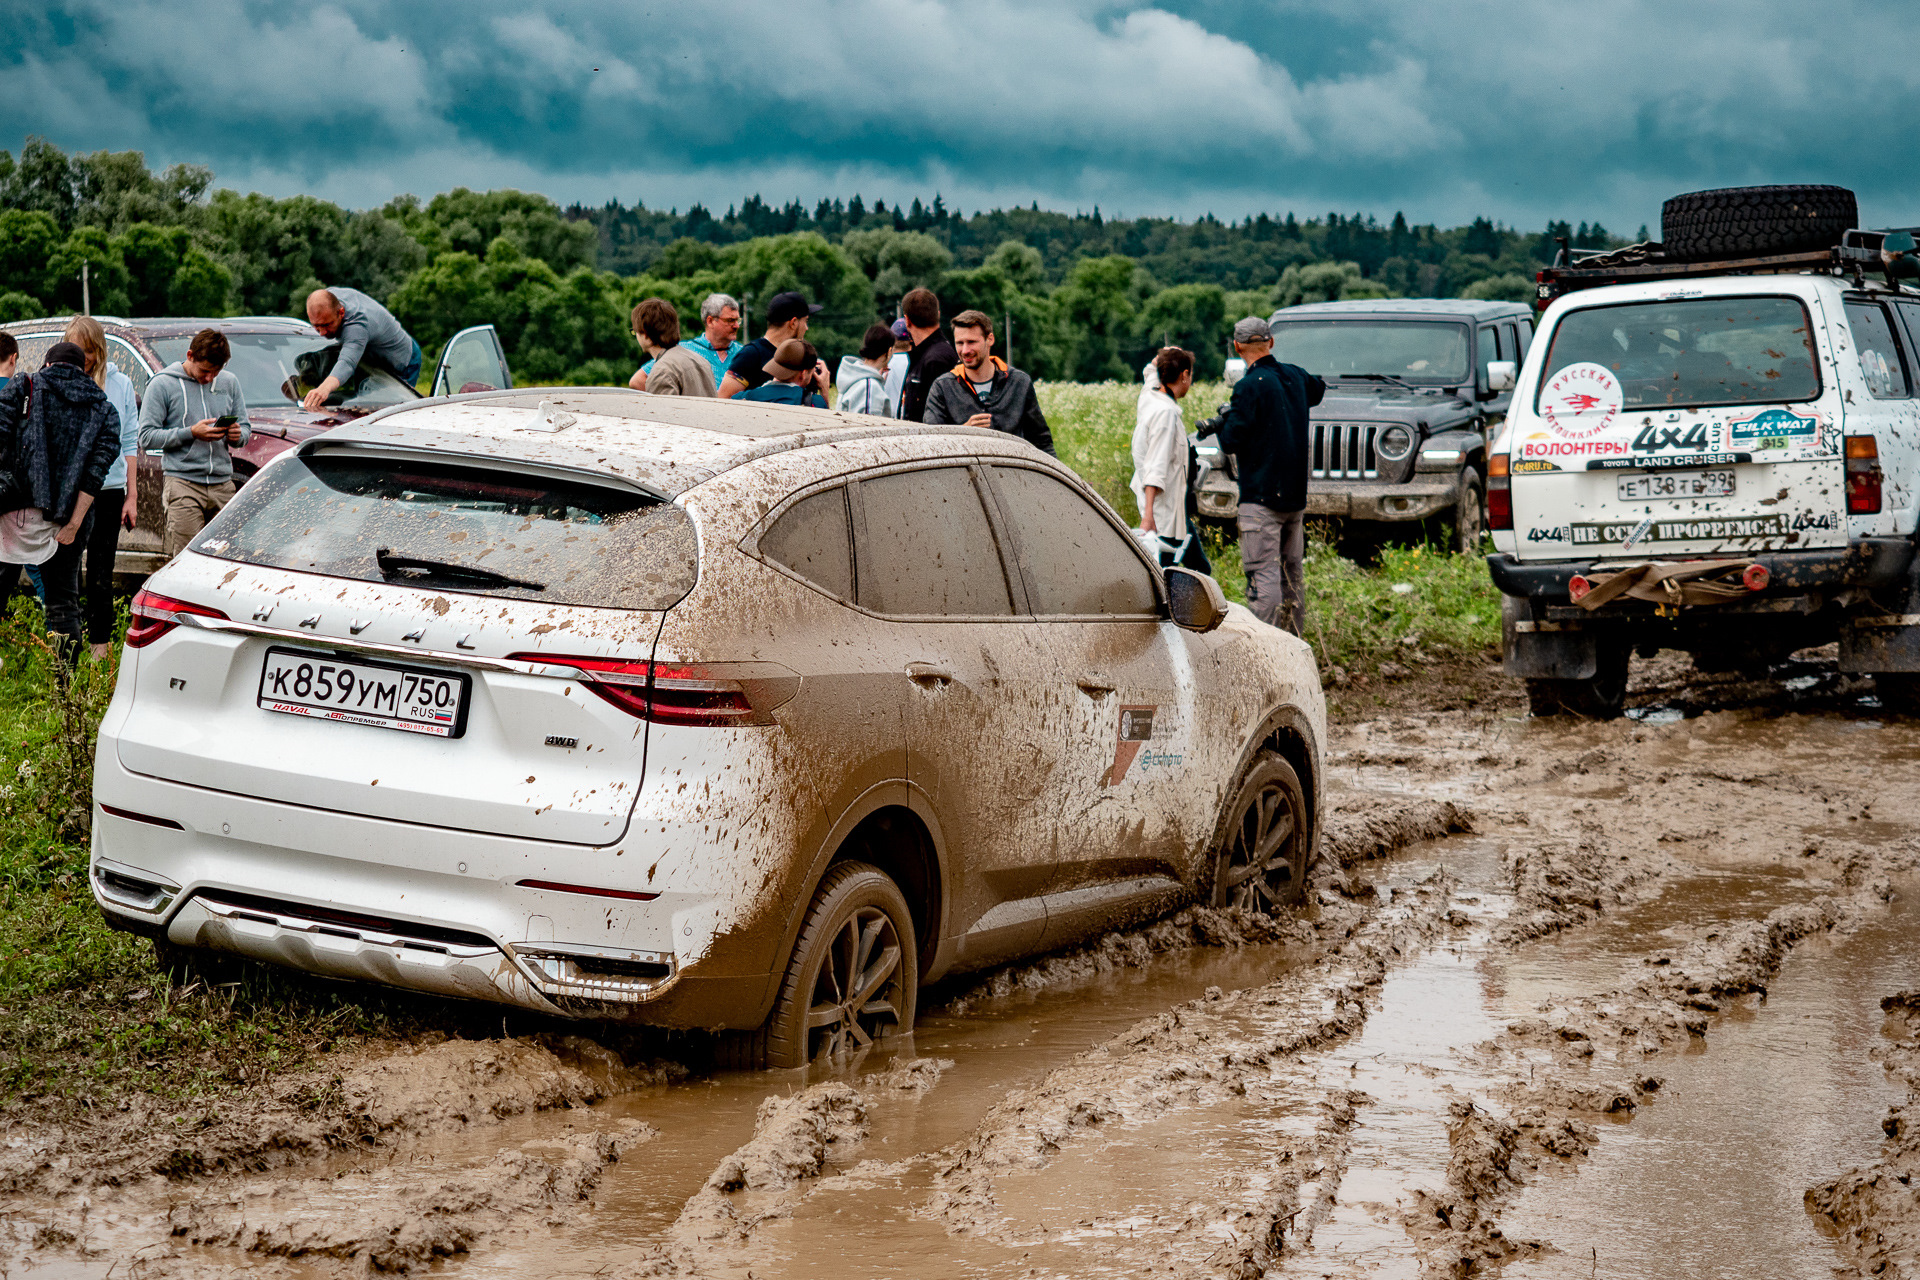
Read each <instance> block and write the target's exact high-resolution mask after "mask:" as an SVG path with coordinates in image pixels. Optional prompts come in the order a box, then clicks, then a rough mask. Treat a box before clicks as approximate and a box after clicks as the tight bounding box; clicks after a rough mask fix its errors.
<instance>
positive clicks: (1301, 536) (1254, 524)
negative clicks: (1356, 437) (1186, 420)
mask: <svg viewBox="0 0 1920 1280" xmlns="http://www.w3.org/2000/svg"><path fill="white" fill-rule="evenodd" d="M1233 350H1234V353H1235V354H1236V355H1238V356H1239V357H1240V358H1241V359H1242V360H1245V361H1246V362H1247V372H1246V376H1245V377H1243V378H1241V379H1240V381H1238V382H1236V383H1235V384H1234V386H1233V400H1232V402H1231V403H1229V404H1228V405H1227V407H1226V409H1225V410H1224V411H1223V412H1222V413H1221V414H1220V416H1219V417H1217V418H1215V419H1213V420H1212V421H1211V422H1204V423H1202V424H1200V434H1201V435H1203V436H1206V435H1217V436H1218V437H1219V439H1220V447H1221V448H1222V449H1225V450H1226V451H1227V452H1228V453H1230V454H1232V455H1233V456H1234V464H1235V466H1236V468H1237V469H1238V471H1239V474H1240V560H1241V563H1242V564H1243V565H1245V567H1246V571H1247V607H1248V608H1249V609H1251V610H1253V613H1254V616H1255V617H1257V618H1259V619H1260V620H1261V621H1262V622H1266V623H1270V624H1271V625H1273V626H1276V627H1282V628H1284V629H1286V630H1288V631H1291V632H1293V634H1295V635H1299V634H1300V633H1301V632H1302V631H1303V630H1305V628H1306V625H1307V584H1306V570H1305V560H1306V549H1307V539H1306V517H1307V469H1308V467H1309V465H1310V464H1311V457H1312V454H1311V441H1310V440H1309V437H1308V432H1309V430H1310V427H1309V423H1308V410H1310V409H1312V408H1313V406H1314V405H1317V404H1319V403H1320V400H1321V397H1323V396H1325V395H1326V394H1327V384H1326V383H1325V382H1323V381H1321V380H1320V379H1319V378H1317V377H1315V376H1314V375H1313V374H1311V373H1308V372H1307V371H1306V370H1305V369H1302V368H1300V367H1298V366H1297V365H1291V364H1281V363H1280V362H1279V361H1278V360H1275V359H1274V358H1273V330H1272V329H1271V328H1270V327H1268V325H1267V322H1266V321H1265V320H1262V319H1260V318H1259V317H1258V316H1248V317H1247V318H1246V319H1244V320H1242V321H1240V322H1239V323H1237V324H1235V325H1234V326H1233Z"/></svg>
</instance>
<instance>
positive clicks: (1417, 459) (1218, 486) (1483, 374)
mask: <svg viewBox="0 0 1920 1280" xmlns="http://www.w3.org/2000/svg"><path fill="white" fill-rule="evenodd" d="M1271 323H1272V325H1273V354H1274V357H1275V358H1276V359H1278V360H1281V361H1284V362H1285V363H1287V364H1293V365H1299V366H1300V367H1301V368H1303V369H1305V370H1307V371H1308V372H1309V373H1315V374H1318V375H1319V376H1320V377H1322V378H1324V379H1326V383H1327V396H1326V399H1325V400H1323V401H1322V402H1321V403H1320V405H1319V407H1318V408H1316V409H1315V410H1314V411H1313V440H1312V470H1311V471H1310V472H1309V479H1308V482H1307V514H1308V515H1310V516H1325V517H1333V518H1336V519H1339V520H1341V521H1342V522H1343V523H1344V528H1343V529H1342V532H1343V534H1346V535H1349V536H1351V535H1359V536H1361V537H1365V536H1366V535H1367V534H1368V533H1384V532H1386V529H1387V527H1388V526H1391V525H1395V524H1406V523H1408V522H1412V521H1427V520H1431V521H1434V522H1436V523H1440V522H1444V523H1445V524H1446V526H1447V527H1448V530H1449V534H1448V541H1449V545H1451V546H1453V547H1454V548H1456V549H1458V550H1461V551H1473V550H1476V549H1478V547H1479V545H1480V537H1481V532H1482V530H1484V529H1485V528H1486V521H1485V501H1486V491H1487V483H1486V452H1487V441H1488V439H1489V438H1490V437H1491V435H1492V434H1493V432H1494V430H1495V429H1496V428H1498V427H1499V425H1500V423H1501V421H1502V420H1503V419H1504V418H1505V417H1506V413H1507V403H1508V401H1509V400H1510V399H1511V393H1512V389H1513V381H1514V376H1515V372H1516V369H1517V367H1518V365H1519V362H1520V359H1521V357H1523V356H1524V355H1525V354H1526V350H1527V344H1528V343H1529V342H1530V341H1531V340H1532V338H1533V310H1532V308H1531V307H1528V306H1526V305H1525V304H1523V303H1517V302H1471V301H1465V300H1461V299H1455V298H1396V299H1390V300H1362V301H1354V302H1314V303H1308V304H1306V305H1305V306H1299V307H1287V308H1284V309H1282V310H1280V311H1276V312H1274V313H1273V317H1272V320H1271ZM1198 451H1199V462H1200V464H1201V465H1200V466H1198V467H1197V468H1195V475H1194V485H1195V489H1196V494H1195V497H1196V500H1197V503H1198V506H1199V511H1200V517H1201V518H1202V519H1203V520H1214V521H1219V522H1223V523H1224V522H1228V521H1231V520H1233V519H1234V517H1235V516H1236V515H1238V514H1239V509H1240V501H1239V489H1238V487H1237V486H1236V485H1235V484H1234V481H1233V479H1232V475H1231V471H1230V465H1231V464H1230V462H1229V461H1228V460H1227V459H1226V458H1224V457H1223V456H1222V455H1221V452H1220V450H1219V448H1218V446H1217V444H1216V442H1215V441H1214V440H1213V439H1212V438H1211V437H1208V438H1206V439H1204V440H1202V441H1200V442H1198Z"/></svg>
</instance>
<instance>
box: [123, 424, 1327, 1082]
mask: <svg viewBox="0 0 1920 1280" xmlns="http://www.w3.org/2000/svg"><path fill="white" fill-rule="evenodd" d="M543 397H545V399H543ZM135 615H136V617H135V622H134V625H133V627H132V629H131V631H130V632H129V635H128V639H127V645H128V649H127V654H126V657H125V661H124V662H123V664H122V666H121V669H120V678H119V686H118V689H117V690H116V692H115V695H114V700H113V703H112V705H111V707H110V708H109V710H108V712H107V715H106V717H105V720H104V722H103V724H102V726H101V731H100V745H99V753H98V757H97V760H96V768H95V780H94V788H95V801H96V805H97V809H96V817H95V824H94V841H93V859H92V884H93V889H94V893H95V896H96V899H97V901H98V903H99V905H100V908H101V909H102V910H103V911H104V912H105V913H106V916H107V919H108V920H109V921H110V922H112V923H114V924H115V925H117V926H120V927H122V928H126V929H130V930H134V931H137V932H141V933H145V934H147V935H149V936H151V937H153V938H154V939H156V941H157V942H159V943H160V944H161V946H162V947H163V948H166V947H171V948H207V949H213V950H217V951H225V952H237V953H239V954H241V955H245V956H250V957H253V958H255V959H259V960H266V961H272V962H276V963H280V964H286V965H291V966H294V967H297V968H301V969H305V970H308V971H311V972H315V973H321V974H329V975H334V976H339V977H347V978H356V979H362V980H369V981H376V982H384V983H390V984H393V985H396V986H401V987H409V988H413V989H416V990H421V991H429V992H438V993H442V994H446V995H454V996H465V997H471V998H476V999H483V1000H493V1001H500V1002H505V1003H508V1004H513V1005H518V1006H521V1007H524V1008H528V1009H535V1010H540V1011H543V1012H547V1013H558V1014H566V1015H572V1016H579V1017H600V1018H626V1019H633V1020H638V1021H646V1022H651V1023H655V1024H659V1025H665V1026H678V1027H699V1028H713V1029H729V1028H730V1029H733V1030H734V1031H736V1032H738V1033H740V1034H737V1035H735V1036H733V1037H731V1038H730V1039H729V1040H728V1041H726V1042H725V1043H726V1044H728V1045H729V1046H730V1049H729V1054H730V1056H731V1057H732V1058H733V1060H735V1061H738V1062H741V1063H743V1064H746V1063H769V1064H774V1065H796V1064H799V1063H802V1062H805V1061H809V1060H811V1059H813V1058H814V1057H816V1056H817V1055H819V1054H820V1053H822V1052H828V1051H833V1050H837V1049H839V1048H842V1047H845V1046H847V1045H853V1044H864V1043H866V1042H867V1041H869V1040H871V1039H873V1038H875V1037H880V1036H885V1035H890V1034H894V1033H898V1032H903V1031H906V1030H909V1029H910V1028H911V1026H912V1022H913V1014H914V1004H915V997H916V990H917V988H918V986H919V985H920V984H921V983H922V982H926V981H931V980H932V979H934V978H937V977H939V976H941V975H943V974H947V973H954V972H960V971H963V970H966V969H971V968H978V967H981V966H983V965H988V964H992V963H995V962H998V961H1002V960H1006V959H1008V958H1011V957H1014V956H1019V955H1022V954H1027V953H1030V952H1033V951H1035V950H1038V949H1041V948H1051V947H1056V946H1060V945H1065V944H1068V943H1070V942H1073V941H1075V940H1077V939H1080V938H1083V937H1085V936H1088V935H1089V934H1091V933H1093V932H1095V931H1098V930H1100V929H1104V928H1109V927H1113V926H1114V925H1116V924H1119V923H1124V922H1126V921H1128V920H1129V919H1133V918H1137V917H1139V916H1140V915H1142V914H1145V913H1148V912H1155V911H1160V910H1164V909H1166V908H1167V907H1169V906H1172V905H1174V904H1176V903H1177V902H1179V901H1181V900H1185V899H1190V898H1192V897H1194V896H1196V895H1199V896H1202V897H1205V898H1209V899H1210V900H1212V901H1214V902H1216V903H1221V904H1226V903H1234V904H1239V905H1244V906H1255V907H1258V906H1264V905H1270V904H1272V903H1274V902H1275V901H1279V900H1285V899H1289V898H1292V897H1294V896H1296V895H1297V894H1298V892H1299V890H1300V886H1301V882H1302V878H1303V876H1304V873H1305V869H1306V863H1307V859H1308V857H1309V855H1310V853H1311V851H1312V847H1313V841H1314V837H1315V834H1316V832H1317V830H1318V821H1317V815H1318V806H1319V797H1320V794H1321V790H1322V780H1321V768H1320V744H1321V742H1322V741H1323V740H1324V726H1325V713H1324V707H1323V703H1322V700H1321V696H1320V685H1319V680H1318V676H1317V672H1316V669H1315V665H1314V662H1313V660H1312V657H1311V655H1310V654H1309V652H1308V651H1307V649H1306V647H1305V646H1304V645H1303V644H1301V643H1300V642H1299V641H1298V640H1296V639H1294V638H1293V637H1291V636H1288V635H1286V634H1284V633H1282V632H1280V631H1277V630H1274V629H1273V628H1271V627H1267V626H1264V625H1262V624H1260V623H1259V622H1257V621H1255V620H1254V619H1253V617H1252V615H1251V614H1249V613H1247V612H1246V611H1245V610H1244V609H1242V608H1240V607H1238V606H1228V605H1227V604H1226V603H1225V601H1224V600H1223V599H1222V597H1221V596H1220V594H1219V588H1218V587H1217V586H1215V585H1214V583H1213V581H1212V579H1209V578H1202V577H1200V576H1198V575H1195V574H1189V573H1185V572H1184V571H1180V570H1169V571H1167V572H1166V573H1165V574H1164V575H1163V574H1162V573H1161V572H1160V571H1158V570H1157V569H1155V568H1154V567H1153V566H1152V565H1151V564H1149V563H1148V562H1147V560H1146V559H1145V558H1144V557H1143V556H1142V555H1141V553H1140V551H1139V549H1138V547H1137V546H1136V545H1135V543H1134V541H1133V539H1132V538H1131V537H1130V536H1129V535H1128V533H1127V530H1126V528H1125V527H1124V525H1122V524H1121V522H1120V521H1119V520H1118V519H1117V518H1116V517H1115V516H1114V515H1113V513H1112V512H1111V511H1110V510H1108V509H1107V508H1106V507H1105V505H1104V504H1103V503H1101V502H1100V501H1099V499H1098V498H1097V497H1095V496H1093V495H1092V493H1091V491H1089V490H1088V489H1087V488H1086V487H1085V486H1084V485H1083V484H1082V483H1081V482H1080V481H1079V480H1078V479H1077V478H1075V477H1074V476H1073V475H1072V474H1071V473H1070V472H1068V471H1067V470H1065V469H1064V468H1062V467H1061V466H1060V465H1059V464H1058V463H1056V462H1054V461H1053V460H1052V459H1050V458H1048V457H1046V456H1044V455H1042V454H1040V453H1038V452H1037V451H1035V450H1033V449H1032V448H1030V447H1029V446H1027V445H1026V444H1025V443H1023V442H1022V441H1020V440H1018V439H1016V438H1014V437H1011V436H1007V435H1004V434H1000V433H996V432H992V431H970V430H967V429H965V428H951V427H948V428H923V427H920V426H918V425H907V424H896V423H887V424H884V425H882V424H877V423H875V422H874V420H872V419H868V418H860V417H852V416H840V415H835V414H829V413H824V412H818V411H813V410H803V409H784V408H776V407H772V406H760V405H742V404H738V403H734V402H724V401H701V400H686V399H671V398H664V397H650V396H646V395H644V394H638V393H634V392H629V391H625V390H620V391H613V390H606V391H600V390H566V391H549V392H499V393H492V394H486V395H477V396H463V397H455V398H452V399H450V400H443V401H431V400H430V401H424V402H421V403H419V404H417V405H412V406H406V407H403V408H398V409H394V410H389V411H387V412H385V413H381V414H377V415H375V416H373V417H370V418H367V419H365V420H363V421H360V422H356V423H349V424H346V425H343V426H341V427H338V428H336V429H335V430H333V431H331V432H329V433H328V434H326V435H324V436H322V437H319V438H316V439H314V440H311V441H308V442H306V443H305V444H303V445H301V446H300V447H299V448H298V449H297V450H293V451H290V452H289V453H288V454H287V455H285V456H283V457H282V458H280V459H277V460H276V461H274V462H273V463H272V464H270V465H269V466H268V467H266V468H265V469H263V470H262V471H261V473H260V474H259V476H258V477H257V478H256V479H255V480H253V481H252V482H251V483H250V484H249V485H248V486H247V488H246V489H245V490H244V491H243V492H242V493H241V495H240V496H239V497H238V498H237V499H235V501H234V502H233V504H232V505H231V506H229V507H228V508H227V509H226V510H225V511H224V512H223V513H222V514H221V515H220V516H219V518H218V519H216V520H215V521H214V522H213V523H212V524H211V525H209V526H208V528H207V530H206V531H205V532H204V533H203V534H202V535H201V536H200V537H199V538H198V539H196V540H195V541H194V543H193V544H192V546H191V547H190V549H189V550H188V551H187V552H186V553H184V554H183V555H181V556H180V557H179V558H177V559H176V560H174V561H173V562H172V563H171V564H169V565H168V566H167V567H166V568H164V569H162V570H161V571H160V572H159V573H157V574H155V575H154V576H153V577H152V578H151V579H150V580H149V581H148V583H147V587H146V590H145V591H143V592H142V593H141V595H140V597H139V599H138V601H137V602H136V605H135Z"/></svg>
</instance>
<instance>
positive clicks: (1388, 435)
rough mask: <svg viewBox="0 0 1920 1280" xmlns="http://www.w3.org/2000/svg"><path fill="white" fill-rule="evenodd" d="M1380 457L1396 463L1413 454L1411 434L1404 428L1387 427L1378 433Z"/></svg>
mask: <svg viewBox="0 0 1920 1280" xmlns="http://www.w3.org/2000/svg"><path fill="white" fill-rule="evenodd" d="M1379 449H1380V456H1381V457H1383V458H1385V459H1386V460H1387V461H1388V462H1398V461H1400V459H1402V458H1404V457H1406V456H1407V455H1408V454H1409V453H1412V452H1413V432H1411V431H1409V430H1408V429H1407V428H1405V427H1388V428H1387V429H1386V430H1385V431H1382V432H1381V433H1380V442H1379Z"/></svg>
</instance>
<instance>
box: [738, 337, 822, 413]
mask: <svg viewBox="0 0 1920 1280" xmlns="http://www.w3.org/2000/svg"><path fill="white" fill-rule="evenodd" d="M762 372H764V373H765V374H766V376H767V380H766V381H765V382H762V383H761V384H760V385H759V386H757V387H755V388H753V389H752V390H751V391H742V392H741V393H740V397H739V398H740V399H742V400H752V401H756V402H758V403H761V404H799V405H805V406H806V407H807V408H809V409H824V408H826V407H827V398H826V381H827V366H826V363H825V362H824V361H822V360H821V359H820V353H819V352H817V351H815V350H814V349H813V344H812V343H811V342H803V341H801V340H800V339H799V338H788V339H787V340H786V341H785V342H782V343H781V344H780V345H779V346H778V347H776V348H774V352H773V359H771V360H769V361H767V363H766V366H765V368H764V369H763V370H762Z"/></svg>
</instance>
